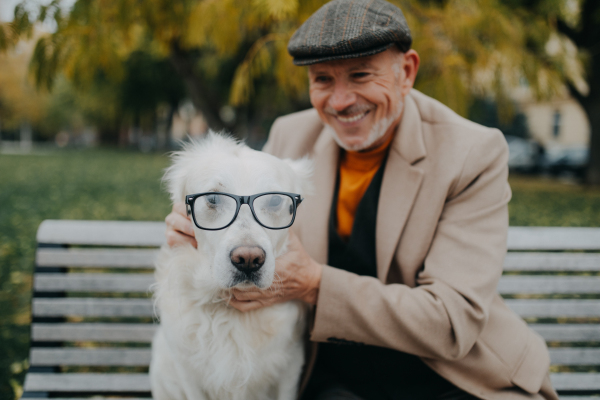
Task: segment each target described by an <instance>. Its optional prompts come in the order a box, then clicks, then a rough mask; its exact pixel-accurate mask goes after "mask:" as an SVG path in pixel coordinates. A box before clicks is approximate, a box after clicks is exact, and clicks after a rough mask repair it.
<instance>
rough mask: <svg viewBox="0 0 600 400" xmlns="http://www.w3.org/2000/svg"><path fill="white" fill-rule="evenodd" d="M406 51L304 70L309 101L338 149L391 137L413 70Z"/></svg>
mask: <svg viewBox="0 0 600 400" xmlns="http://www.w3.org/2000/svg"><path fill="white" fill-rule="evenodd" d="M409 53H410V54H409ZM409 53H406V54H403V53H400V52H399V51H398V50H397V49H396V48H391V49H388V50H386V51H384V52H381V53H378V54H375V55H372V56H368V57H360V58H353V59H347V60H336V61H327V62H322V63H318V64H313V65H311V66H310V67H309V80H310V100H311V103H312V105H313V106H314V107H315V109H316V110H317V111H318V113H319V116H320V117H321V120H322V121H323V122H324V123H325V124H327V125H329V126H330V127H331V128H332V129H333V130H334V131H335V136H336V137H335V139H336V141H337V142H338V144H339V145H340V146H341V147H342V148H344V149H346V150H351V151H361V150H368V149H370V148H373V147H376V146H377V145H379V144H381V143H383V142H384V141H385V140H386V139H387V138H388V137H389V135H392V134H393V132H394V130H395V128H396V127H397V126H398V123H399V121H400V118H401V116H402V110H403V107H404V96H406V95H407V94H408V92H409V91H410V88H411V87H412V84H413V82H414V76H415V75H416V68H418V56H416V52H414V51H413V50H410V51H409ZM413 53H414V55H413ZM415 56H416V65H412V66H411V65H408V68H407V64H411V63H413V64H414V58H415ZM407 59H408V62H407Z"/></svg>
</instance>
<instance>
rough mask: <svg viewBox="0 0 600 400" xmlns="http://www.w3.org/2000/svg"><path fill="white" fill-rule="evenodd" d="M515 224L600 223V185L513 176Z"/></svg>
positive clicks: (512, 205) (512, 222)
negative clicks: (591, 185)
mask: <svg viewBox="0 0 600 400" xmlns="http://www.w3.org/2000/svg"><path fill="white" fill-rule="evenodd" d="M509 182H510V186H511V188H512V191H513V197H512V200H511V202H510V203H509V205H508V207H509V211H510V225H511V226H600V187H598V186H596V187H585V186H578V185H574V184H572V183H561V182H557V181H555V180H549V179H548V178H535V177H525V176H518V175H516V176H511V177H510V178H509Z"/></svg>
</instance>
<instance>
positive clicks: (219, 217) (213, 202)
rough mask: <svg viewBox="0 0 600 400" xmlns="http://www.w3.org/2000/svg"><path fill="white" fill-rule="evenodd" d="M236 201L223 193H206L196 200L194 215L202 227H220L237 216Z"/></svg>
mask: <svg viewBox="0 0 600 400" xmlns="http://www.w3.org/2000/svg"><path fill="white" fill-rule="evenodd" d="M236 208H237V203H236V201H235V200H234V199H233V198H231V197H229V196H225V195H222V194H205V195H202V196H200V197H197V198H196V200H195V202H194V217H195V218H196V223H197V224H198V225H200V226H201V227H202V228H207V229H219V228H223V227H224V226H226V225H227V224H229V223H230V222H231V221H232V220H233V217H235V210H236Z"/></svg>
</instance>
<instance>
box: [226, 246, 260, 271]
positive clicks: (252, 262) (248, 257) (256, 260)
mask: <svg viewBox="0 0 600 400" xmlns="http://www.w3.org/2000/svg"><path fill="white" fill-rule="evenodd" d="M229 258H230V259H231V263H232V264H233V266H234V267H236V268H237V269H238V271H240V272H243V273H245V274H247V275H249V274H251V273H252V272H256V271H258V270H259V269H260V268H261V267H262V266H263V264H264V263H265V258H266V254H265V251H264V250H263V249H262V248H260V247H258V246H239V247H236V248H235V249H233V250H232V251H231V253H230V254H229Z"/></svg>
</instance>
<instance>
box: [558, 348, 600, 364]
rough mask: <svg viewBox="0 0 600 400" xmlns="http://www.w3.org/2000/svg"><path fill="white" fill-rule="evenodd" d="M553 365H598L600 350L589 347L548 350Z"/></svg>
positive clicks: (599, 362)
mask: <svg viewBox="0 0 600 400" xmlns="http://www.w3.org/2000/svg"><path fill="white" fill-rule="evenodd" d="M549 351H550V362H551V363H552V364H554V365H600V349H598V348H589V347H587V348H586V347H563V348H550V349H549Z"/></svg>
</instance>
